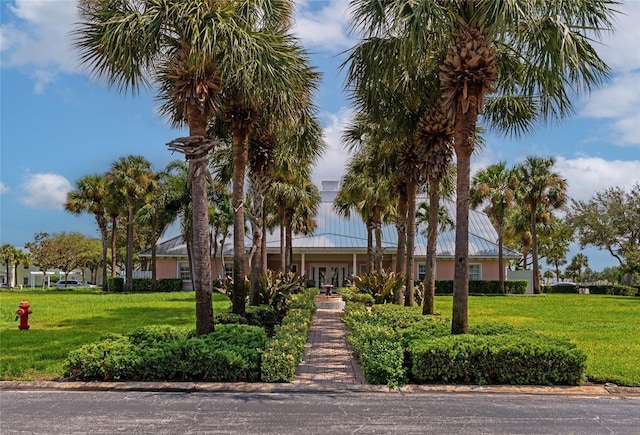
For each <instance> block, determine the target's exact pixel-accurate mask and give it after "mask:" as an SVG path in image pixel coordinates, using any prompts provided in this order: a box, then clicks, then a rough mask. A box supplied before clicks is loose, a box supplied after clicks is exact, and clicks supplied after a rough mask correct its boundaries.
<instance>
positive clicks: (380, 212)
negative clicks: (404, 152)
mask: <svg viewBox="0 0 640 435" xmlns="http://www.w3.org/2000/svg"><path fill="white" fill-rule="evenodd" d="M385 163H386V158H385V156H384V150H383V149H382V148H378V147H377V145H376V143H375V142H373V143H371V144H369V145H368V146H364V147H363V148H361V149H360V150H359V151H358V152H357V153H356V154H354V155H353V156H352V158H351V160H350V161H349V163H348V165H347V171H346V173H345V174H344V176H343V177H342V183H341V186H340V190H339V191H338V194H337V196H336V199H335V201H334V208H335V210H336V211H337V212H338V213H339V214H340V215H342V216H345V217H348V216H349V215H350V213H351V209H352V208H353V207H355V209H356V210H357V211H358V213H359V214H360V216H361V217H362V220H363V221H364V222H365V224H366V225H367V239H368V243H367V268H368V270H369V272H372V271H374V270H381V269H382V258H383V249H382V224H383V223H385V222H389V221H390V216H391V215H394V214H395V201H394V198H393V193H392V192H393V190H392V187H393V181H392V179H391V178H390V177H389V175H388V174H389V173H390V171H388V170H387V169H385V168H384V167H383V166H384V165H385ZM372 236H373V237H372ZM373 239H375V246H374V245H373V243H372V241H373Z"/></svg>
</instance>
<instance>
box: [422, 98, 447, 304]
mask: <svg viewBox="0 0 640 435" xmlns="http://www.w3.org/2000/svg"><path fill="white" fill-rule="evenodd" d="M416 135H417V137H418V141H419V142H420V145H421V147H422V149H423V151H422V153H423V154H424V158H425V163H426V173H427V180H428V182H429V225H428V226H427V255H426V262H425V266H426V270H425V277H424V292H425V295H424V303H423V305H422V313H423V314H425V315H426V314H435V306H434V304H435V295H436V250H437V245H438V227H439V210H440V192H441V189H442V188H441V185H442V183H443V181H444V180H445V179H446V177H447V175H448V174H449V173H450V172H449V168H450V165H451V160H452V159H453V144H452V142H453V128H452V126H451V123H450V122H449V119H447V117H446V116H445V115H444V113H443V112H442V109H441V108H440V106H439V105H436V104H434V105H432V106H431V107H430V108H429V109H428V110H427V112H426V113H425V115H424V117H423V118H422V119H421V120H420V123H419V124H418V130H417V133H416Z"/></svg>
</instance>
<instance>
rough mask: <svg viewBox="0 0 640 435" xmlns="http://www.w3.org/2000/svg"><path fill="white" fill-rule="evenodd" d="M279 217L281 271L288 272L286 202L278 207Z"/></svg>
mask: <svg viewBox="0 0 640 435" xmlns="http://www.w3.org/2000/svg"><path fill="white" fill-rule="evenodd" d="M278 217H279V219H280V272H282V273H286V272H287V243H286V228H285V227H286V222H285V218H286V210H285V207H284V204H281V205H280V206H279V207H278Z"/></svg>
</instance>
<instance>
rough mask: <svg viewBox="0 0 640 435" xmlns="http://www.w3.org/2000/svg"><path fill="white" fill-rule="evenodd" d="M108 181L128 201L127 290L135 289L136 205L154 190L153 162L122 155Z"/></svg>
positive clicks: (109, 174) (110, 172)
mask: <svg viewBox="0 0 640 435" xmlns="http://www.w3.org/2000/svg"><path fill="white" fill-rule="evenodd" d="M107 183H109V184H110V185H111V188H112V189H113V190H114V191H117V192H120V194H121V195H123V196H124V198H125V199H126V202H127V259H126V266H125V276H126V278H125V290H126V291H127V292H130V291H132V290H133V237H134V234H133V232H134V228H133V227H134V222H135V214H136V206H139V205H140V201H141V200H142V199H143V198H144V197H145V196H146V195H147V194H149V192H150V191H152V190H154V189H155V187H156V185H157V180H156V174H155V173H154V172H153V170H152V169H151V163H149V161H148V160H146V159H145V158H144V157H142V156H134V155H129V156H126V157H121V158H119V159H118V160H116V161H115V162H113V163H112V164H111V170H110V171H109V173H108V174H107Z"/></svg>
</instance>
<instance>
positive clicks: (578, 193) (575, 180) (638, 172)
mask: <svg viewBox="0 0 640 435" xmlns="http://www.w3.org/2000/svg"><path fill="white" fill-rule="evenodd" d="M555 168H556V170H557V171H558V172H559V173H560V174H561V175H562V176H563V177H564V178H566V179H567V183H568V187H567V190H568V194H569V197H570V198H572V199H574V200H581V201H587V200H589V199H590V198H591V197H593V195H594V194H595V193H596V192H601V191H603V190H605V189H608V188H610V187H614V186H617V187H621V188H623V189H630V188H631V187H632V186H633V184H634V183H638V182H640V160H631V161H622V160H604V159H602V158H598V157H580V158H577V159H565V158H564V157H558V158H557V159H556V165H555Z"/></svg>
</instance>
